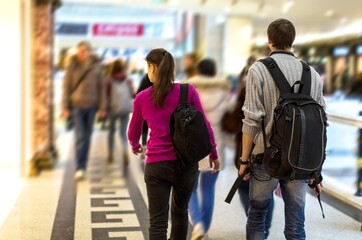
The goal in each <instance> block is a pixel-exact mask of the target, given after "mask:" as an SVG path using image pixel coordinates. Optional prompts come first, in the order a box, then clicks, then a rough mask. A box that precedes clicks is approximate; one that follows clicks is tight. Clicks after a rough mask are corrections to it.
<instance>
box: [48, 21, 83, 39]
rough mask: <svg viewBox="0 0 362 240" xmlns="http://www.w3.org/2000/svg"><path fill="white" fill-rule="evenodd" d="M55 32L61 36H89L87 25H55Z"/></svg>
mask: <svg viewBox="0 0 362 240" xmlns="http://www.w3.org/2000/svg"><path fill="white" fill-rule="evenodd" d="M55 32H56V33H57V34H60V35H82V36H83V35H87V34H88V24H87V23H58V24H56V25H55Z"/></svg>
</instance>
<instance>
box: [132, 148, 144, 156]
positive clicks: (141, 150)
mask: <svg viewBox="0 0 362 240" xmlns="http://www.w3.org/2000/svg"><path fill="white" fill-rule="evenodd" d="M132 152H133V154H135V155H138V154H141V153H143V148H141V147H140V148H138V149H133V150H132Z"/></svg>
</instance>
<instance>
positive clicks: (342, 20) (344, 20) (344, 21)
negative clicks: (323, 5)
mask: <svg viewBox="0 0 362 240" xmlns="http://www.w3.org/2000/svg"><path fill="white" fill-rule="evenodd" d="M347 20H348V19H347V18H346V17H343V18H341V20H340V23H341V24H344V23H346V22H347Z"/></svg>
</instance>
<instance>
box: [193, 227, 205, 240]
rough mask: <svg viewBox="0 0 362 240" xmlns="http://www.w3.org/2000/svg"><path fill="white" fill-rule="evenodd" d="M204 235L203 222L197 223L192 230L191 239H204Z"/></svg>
mask: <svg viewBox="0 0 362 240" xmlns="http://www.w3.org/2000/svg"><path fill="white" fill-rule="evenodd" d="M204 235H205V233H204V227H203V226H202V223H196V224H195V226H194V229H193V231H192V235H191V240H202V239H203V237H204Z"/></svg>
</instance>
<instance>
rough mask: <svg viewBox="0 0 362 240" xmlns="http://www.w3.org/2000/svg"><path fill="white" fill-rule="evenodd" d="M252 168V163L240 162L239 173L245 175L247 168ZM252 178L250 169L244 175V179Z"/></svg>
mask: <svg viewBox="0 0 362 240" xmlns="http://www.w3.org/2000/svg"><path fill="white" fill-rule="evenodd" d="M249 168H250V163H249V164H246V165H245V164H240V168H239V175H243V174H244V172H245V171H247V169H249ZM249 178H250V171H249V172H248V173H247V174H246V175H245V176H244V177H243V179H244V180H245V181H246V180H248V179H249Z"/></svg>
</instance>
